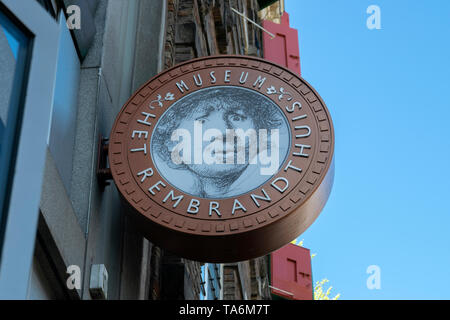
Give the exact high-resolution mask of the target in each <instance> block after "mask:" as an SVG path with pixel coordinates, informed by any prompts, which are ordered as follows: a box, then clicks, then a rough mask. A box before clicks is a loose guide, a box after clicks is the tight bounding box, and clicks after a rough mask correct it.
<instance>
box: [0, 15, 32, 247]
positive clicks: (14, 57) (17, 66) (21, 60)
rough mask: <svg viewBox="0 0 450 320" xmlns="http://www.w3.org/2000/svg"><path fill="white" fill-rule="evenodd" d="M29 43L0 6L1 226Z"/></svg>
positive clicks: (18, 121)
mask: <svg viewBox="0 0 450 320" xmlns="http://www.w3.org/2000/svg"><path fill="white" fill-rule="evenodd" d="M29 44H30V41H29V36H27V34H25V32H24V31H22V30H21V29H20V28H19V27H18V26H16V24H15V23H14V22H13V21H12V20H11V19H10V18H9V17H8V15H7V14H6V13H5V12H3V11H1V7H0V75H1V76H0V186H2V187H1V188H0V218H1V219H0V222H1V224H0V227H3V223H4V215H3V213H4V212H6V207H7V206H6V204H7V201H6V200H7V198H8V192H9V189H10V183H11V177H12V174H11V169H12V168H13V166H14V158H15V149H16V145H17V143H16V140H17V138H18V132H19V129H20V123H21V114H22V108H21V101H22V97H23V96H24V95H25V92H24V88H25V82H24V81H25V78H26V77H25V71H26V64H27V57H28V54H27V53H28V49H29V46H30V45H29ZM0 236H1V228H0ZM0 241H1V238H0Z"/></svg>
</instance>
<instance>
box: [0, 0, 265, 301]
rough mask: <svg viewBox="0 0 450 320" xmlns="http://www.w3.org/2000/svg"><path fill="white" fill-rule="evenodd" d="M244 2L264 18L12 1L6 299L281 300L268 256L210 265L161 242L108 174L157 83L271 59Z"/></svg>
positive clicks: (4, 111) (226, 2) (182, 6)
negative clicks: (118, 138) (162, 75)
mask: <svg viewBox="0 0 450 320" xmlns="http://www.w3.org/2000/svg"><path fill="white" fill-rule="evenodd" d="M232 8H234V9H235V10H237V11H239V12H240V13H242V14H244V15H245V16H246V17H248V18H249V19H251V20H253V21H255V22H256V23H260V21H259V18H258V12H259V9H260V7H259V4H258V1H256V0H222V1H218V0H216V1H214V0H167V1H164V0H136V1H122V0H24V1H15V0H2V1H1V2H0V14H1V16H0V17H1V20H0V22H1V29H0V53H1V54H0V56H1V57H2V58H1V59H2V60H1V63H0V67H1V73H2V79H1V83H0V87H1V91H0V98H1V99H2V100H1V114H0V115H1V119H2V121H1V127H0V141H1V149H0V150H1V152H0V161H1V163H2V169H1V172H0V178H1V179H2V182H3V183H2V185H4V186H6V187H5V188H3V189H2V190H1V198H0V199H1V202H0V205H1V210H2V211H1V228H0V248H1V259H0V298H6V299H151V300H153V299H270V298H271V291H270V283H269V282H270V266H269V258H268V256H266V257H261V258H258V259H253V260H250V261H243V262H239V263H234V264H208V263H206V264H205V263H203V262H198V261H190V260H186V259H184V258H181V257H178V256H176V255H173V254H171V253H170V252H167V251H166V250H164V249H163V248H160V247H158V246H155V245H153V244H152V243H151V242H150V241H149V240H148V239H146V238H144V237H143V236H142V235H141V234H140V233H139V231H138V230H137V228H136V226H134V225H133V224H132V223H130V221H129V220H128V218H127V216H126V215H124V214H123V210H122V204H121V199H120V196H119V194H118V191H117V190H116V188H115V186H114V185H113V183H112V181H108V180H105V179H104V176H102V171H101V169H102V168H101V162H102V161H103V152H104V145H105V144H107V140H106V139H107V137H108V135H109V132H110V130H111V127H112V124H113V121H114V119H115V117H116V115H117V113H118V112H119V110H120V109H121V107H122V105H123V104H124V103H125V102H126V100H127V99H128V97H129V96H130V95H131V94H132V93H133V92H134V91H135V90H137V89H138V88H139V87H140V86H141V85H142V84H143V83H145V82H146V81H148V80H149V79H150V78H151V77H153V76H155V75H156V74H158V73H159V72H160V71H162V70H164V69H166V68H170V67H171V66H173V65H175V64H177V63H179V62H183V61H186V60H189V59H192V58H195V57H202V56H207V55H216V54H240V55H254V56H259V57H262V56H263V34H262V31H261V29H259V28H258V27H256V26H255V25H253V24H252V23H248V22H247V21H246V20H245V19H244V18H242V17H241V16H240V15H237V14H236V13H234V12H233V10H232ZM77 24H79V25H77ZM3 75H5V76H3Z"/></svg>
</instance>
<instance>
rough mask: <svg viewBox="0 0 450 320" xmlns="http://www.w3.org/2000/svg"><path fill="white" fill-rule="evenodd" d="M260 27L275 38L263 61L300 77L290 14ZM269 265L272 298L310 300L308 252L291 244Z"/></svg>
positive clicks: (268, 38) (265, 49)
mask: <svg viewBox="0 0 450 320" xmlns="http://www.w3.org/2000/svg"><path fill="white" fill-rule="evenodd" d="M262 26H263V27H264V28H265V29H266V30H268V31H270V32H271V33H273V34H274V35H275V38H273V39H272V37H271V36H270V35H269V34H268V33H266V32H264V33H263V53H264V58H265V59H266V60H269V61H272V62H275V63H277V64H279V65H282V66H284V67H286V68H288V69H290V70H291V71H293V72H295V73H297V74H298V75H301V69H300V53H299V42H298V32H297V30H296V29H293V28H291V27H290V26H289V14H288V13H287V12H284V13H283V15H282V17H281V24H277V23H274V22H272V21H267V20H264V21H263V23H262ZM270 264H271V292H272V294H273V295H274V296H278V297H281V298H286V299H293V300H312V299H313V282H312V271H311V254H310V252H309V249H306V248H303V247H299V246H296V245H294V244H291V243H290V244H288V245H286V246H284V247H283V248H281V249H279V250H277V251H275V252H272V254H271V256H270Z"/></svg>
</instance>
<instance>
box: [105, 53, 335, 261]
mask: <svg viewBox="0 0 450 320" xmlns="http://www.w3.org/2000/svg"><path fill="white" fill-rule="evenodd" d="M333 147H334V133H333V127H332V122H331V119H330V117H329V113H328V110H327V109H326V107H325V104H324V103H323V101H322V100H321V98H320V97H319V96H318V94H317V93H316V92H315V91H314V90H313V89H312V88H311V86H310V85H309V84H307V83H306V82H304V80H302V79H301V78H298V77H297V76H296V75H295V74H293V73H291V72H290V71H288V70H285V69H283V68H281V67H279V66H276V65H274V64H272V63H269V62H265V61H263V60H260V59H256V58H250V57H240V56H219V57H208V58H204V59H197V60H193V61H190V62H185V63H183V64H181V65H179V66H176V67H174V68H172V69H170V70H167V71H165V72H163V73H162V74H160V75H158V76H157V77H155V78H153V79H152V80H150V81H149V82H148V83H147V84H145V85H144V86H143V87H142V88H141V89H139V90H138V92H136V93H135V94H134V95H133V96H132V97H131V98H130V100H129V101H128V102H127V103H126V104H125V106H124V107H123V109H122V110H121V112H120V114H119V116H118V118H117V119H116V122H115V124H114V127H113V129H112V132H111V138H110V149H109V157H110V166H111V170H112V174H113V178H114V181H115V183H116V185H117V187H118V189H119V191H120V193H121V195H122V196H123V198H124V201H125V203H126V205H127V207H128V212H129V213H130V217H132V218H134V219H135V220H136V221H137V225H138V226H139V227H140V228H141V230H142V232H144V234H145V235H146V236H147V237H148V238H149V239H150V240H151V241H153V242H155V243H156V244H159V245H161V246H163V247H165V248H166V249H168V250H170V251H172V252H174V253H177V254H179V255H181V256H184V257H187V258H191V259H194V260H199V261H211V262H225V261H240V260H246V259H249V258H252V257H256V256H261V255H264V254H266V253H268V252H270V251H272V250H275V249H277V248H279V247H281V246H283V245H284V244H286V243H288V242H289V241H291V240H292V239H294V238H295V237H297V236H298V235H299V234H300V233H301V232H303V231H304V230H305V229H306V228H307V227H308V226H309V225H310V224H311V223H312V222H313V220H314V219H315V218H316V217H317V215H318V214H319V212H320V210H321V209H322V207H323V206H324V204H325V202H326V200H327V198H328V195H329V193H330V190H331V185H332V180H333Z"/></svg>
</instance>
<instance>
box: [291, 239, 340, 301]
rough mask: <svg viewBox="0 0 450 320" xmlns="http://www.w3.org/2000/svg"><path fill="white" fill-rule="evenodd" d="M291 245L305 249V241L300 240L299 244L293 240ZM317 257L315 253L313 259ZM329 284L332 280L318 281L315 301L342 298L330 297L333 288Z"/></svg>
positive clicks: (312, 255)
mask: <svg viewBox="0 0 450 320" xmlns="http://www.w3.org/2000/svg"><path fill="white" fill-rule="evenodd" d="M291 243H292V244H295V245H297V246H300V247H303V240H300V241H298V242H297V240H293V241H292V242H291ZM315 256H316V254H315V253H313V254H311V259H313V258H314V257H315ZM329 282H330V280H328V279H322V280H320V281H316V285H315V286H314V300H337V299H339V298H340V296H341V294H340V293H338V294H336V295H335V296H334V297H331V296H330V295H331V290H332V289H333V287H332V286H329V285H328V283H329ZM327 286H328V288H327Z"/></svg>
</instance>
